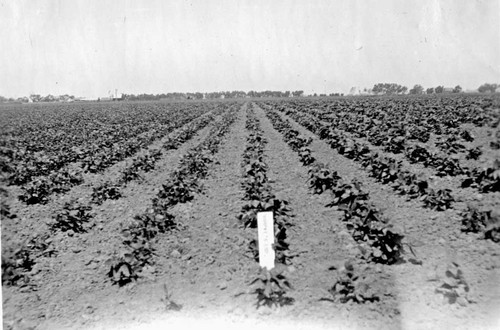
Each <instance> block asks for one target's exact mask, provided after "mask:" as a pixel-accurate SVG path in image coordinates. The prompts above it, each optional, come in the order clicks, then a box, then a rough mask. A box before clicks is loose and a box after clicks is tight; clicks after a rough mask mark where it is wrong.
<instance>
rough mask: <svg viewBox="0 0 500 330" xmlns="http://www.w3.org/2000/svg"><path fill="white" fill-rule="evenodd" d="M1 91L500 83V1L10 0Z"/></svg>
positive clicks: (2, 35)
mask: <svg viewBox="0 0 500 330" xmlns="http://www.w3.org/2000/svg"><path fill="white" fill-rule="evenodd" d="M0 47H1V51H0V95H2V96H5V97H20V96H27V95H30V94H32V93H35V94H41V95H47V94H52V95H62V94H70V95H75V96H82V97H87V98H95V97H99V96H101V97H102V96H106V95H108V91H109V90H112V91H114V90H115V89H117V90H118V92H119V93H127V94H139V93H154V94H157V93H167V92H196V91H199V92H211V91H228V90H243V91H249V90H257V91H262V90H282V91H285V90H304V91H305V92H306V93H313V92H316V93H331V92H343V93H346V92H348V91H349V90H350V89H351V87H354V86H356V87H359V88H361V89H362V88H365V87H367V88H371V87H373V85H374V84H376V83H380V82H395V83H399V84H402V85H405V86H408V87H410V88H411V87H412V86H413V85H415V84H421V85H422V86H424V87H434V86H438V85H444V86H445V87H454V86H456V85H460V86H462V87H463V88H464V89H475V88H477V87H479V86H480V85H481V84H483V83H485V82H488V83H500V0H484V1H474V0H442V1H437V0H415V1H414V0H405V1H400V0H376V1H371V0H363V1H356V0H345V1H321V0H318V1H311V0H310V1H281V0H274V1H258V0H251V1H236V0H232V1H225V0H224V1H222V0H217V1H215V0H199V1H177V0H173V1H156V0H148V1H103V0H99V1H94V0H90V1H89V0H85V1H79V0H76V1H75V0H72V1H65V0H60V1H56V0H37V1H29V0H26V1H23V0H0Z"/></svg>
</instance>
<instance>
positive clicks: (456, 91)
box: [453, 85, 462, 93]
mask: <svg viewBox="0 0 500 330" xmlns="http://www.w3.org/2000/svg"><path fill="white" fill-rule="evenodd" d="M453 93H462V87H460V86H459V85H457V86H455V88H453Z"/></svg>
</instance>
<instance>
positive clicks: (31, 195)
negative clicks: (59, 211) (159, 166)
mask: <svg viewBox="0 0 500 330" xmlns="http://www.w3.org/2000/svg"><path fill="white" fill-rule="evenodd" d="M213 116H214V115H213V114H209V115H206V116H202V117H199V118H196V119H194V120H193V121H191V122H188V123H186V124H185V125H184V126H185V128H183V129H181V133H179V134H176V137H175V138H170V139H169V140H168V141H169V142H168V143H169V145H166V146H164V148H165V149H166V150H169V149H172V146H175V145H176V143H177V145H178V144H179V143H182V141H185V140H187V139H188V138H190V137H191V136H192V134H194V133H195V132H196V131H197V129H198V128H201V127H203V125H206V124H207V123H208V122H209V121H210V120H211V119H213ZM182 122H184V121H179V122H177V123H176V124H175V125H172V127H174V126H175V127H177V126H178V125H179V124H180V123H182ZM186 125H187V126H186ZM190 134H191V135H190ZM141 145H142V144H136V145H135V147H134V153H135V152H136V151H138V149H139V148H140V146H141ZM101 154H105V153H103V152H101ZM126 155H129V154H128V153H124V154H121V156H120V157H118V158H120V160H123V159H125V158H124V157H125V156H126ZM108 156H109V155H108ZM115 156H116V155H115ZM115 156H113V157H111V158H113V159H114V160H113V162H112V163H109V162H108V163H106V164H104V163H101V165H103V167H102V168H101V170H104V168H107V167H109V166H111V165H112V164H114V163H115V161H117V159H118V158H116V157H115ZM161 156H162V153H161V151H160V150H158V149H152V150H150V151H148V152H147V153H146V154H145V155H143V156H138V157H136V158H135V159H134V160H133V163H132V165H130V166H128V167H127V168H126V169H125V170H123V171H122V176H121V178H120V180H119V181H118V182H116V183H111V182H105V183H104V184H103V185H102V186H100V187H98V188H97V189H98V191H97V192H96V194H97V195H96V198H97V200H99V199H101V198H104V199H106V197H108V196H109V197H110V198H119V197H120V194H119V192H117V189H118V186H120V185H122V184H125V183H128V182H130V181H132V180H135V179H138V178H139V173H138V171H139V170H144V171H145V172H147V171H150V170H152V169H153V168H154V163H155V162H156V161H157V160H158V159H160V158H161ZM111 158H110V159H111ZM83 181H84V180H83V176H82V174H81V173H80V172H79V171H77V170H74V169H71V170H68V169H67V168H62V169H60V170H58V171H55V172H52V173H51V174H50V175H48V176H46V177H38V178H37V179H34V180H33V181H31V182H30V183H29V184H27V185H25V186H23V187H22V188H21V189H22V193H21V195H20V196H19V199H20V200H21V201H23V202H25V203H26V204H45V203H47V202H48V201H49V198H50V195H52V194H58V193H65V192H67V191H69V190H71V188H73V187H75V186H77V185H80V184H82V183H83Z"/></svg>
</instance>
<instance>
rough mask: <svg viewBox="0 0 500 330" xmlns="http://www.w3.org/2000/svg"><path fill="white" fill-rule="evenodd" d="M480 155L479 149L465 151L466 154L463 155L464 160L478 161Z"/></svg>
mask: <svg viewBox="0 0 500 330" xmlns="http://www.w3.org/2000/svg"><path fill="white" fill-rule="evenodd" d="M482 154H483V151H482V150H481V147H475V148H471V149H467V154H466V155H465V159H473V160H478V159H479V157H480V156H481V155H482Z"/></svg>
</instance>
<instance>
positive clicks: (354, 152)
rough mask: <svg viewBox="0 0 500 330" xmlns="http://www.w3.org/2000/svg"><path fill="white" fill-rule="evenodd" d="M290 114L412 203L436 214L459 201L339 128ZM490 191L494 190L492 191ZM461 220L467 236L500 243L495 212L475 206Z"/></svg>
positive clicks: (494, 176)
mask: <svg viewBox="0 0 500 330" xmlns="http://www.w3.org/2000/svg"><path fill="white" fill-rule="evenodd" d="M287 114H288V115H289V116H290V117H292V118H293V119H295V120H296V121H297V122H298V123H299V124H301V125H302V126H304V127H306V128H307V129H308V130H310V131H311V132H313V133H315V134H316V135H318V136H319V137H320V138H321V139H325V140H326V141H327V142H328V143H329V145H330V146H331V147H332V148H334V149H336V150H337V151H338V153H339V154H341V155H343V156H345V157H346V158H349V159H352V160H355V161H357V162H360V163H361V165H362V166H363V167H365V168H366V169H367V170H368V172H369V173H370V175H371V176H373V177H374V178H375V179H377V181H379V182H381V183H383V184H388V185H391V187H392V188H393V189H394V190H396V191H397V192H398V193H399V194H401V195H405V196H407V197H408V198H410V199H420V200H421V201H422V202H423V204H424V206H425V207H428V208H432V209H433V210H436V211H444V210H446V209H449V208H451V207H452V203H453V202H454V201H455V199H454V197H453V196H452V194H451V191H450V190H449V189H438V190H434V189H432V188H430V187H429V184H428V182H427V180H425V178H423V177H421V176H418V175H416V174H414V173H411V172H410V171H408V170H404V169H403V168H402V166H401V162H398V161H396V160H395V159H393V158H389V157H383V156H379V155H378V154H377V153H374V152H372V151H371V150H370V149H369V147H368V146H366V145H360V144H358V143H357V142H355V141H353V140H352V139H349V138H348V137H346V136H345V135H344V134H342V133H341V132H339V131H338V130H336V129H335V128H333V127H331V126H325V125H324V124H323V123H322V122H321V121H319V120H314V117H308V116H307V115H304V114H299V113H295V112H287ZM495 166H497V167H498V166H500V165H499V164H497V165H495ZM484 171H485V172H486V173H487V174H486V173H485V174H484V175H485V176H486V175H489V177H490V178H491V179H493V180H496V182H498V180H499V177H500V170H498V169H497V170H496V171H493V170H491V169H486V170H484ZM482 182H483V183H486V182H488V184H491V185H494V184H495V182H491V180H490V179H488V178H486V177H485V178H484V179H483V181H482ZM496 184H498V183H496ZM488 191H492V190H490V189H488ZM460 216H461V221H462V230H463V231H464V232H475V233H481V234H482V235H483V237H484V238H486V239H491V240H493V241H499V240H500V238H499V236H500V234H499V233H500V216H499V215H497V213H496V212H494V210H491V209H486V210H480V209H478V207H476V206H474V205H472V206H468V208H467V209H466V210H463V211H461V212H460Z"/></svg>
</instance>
